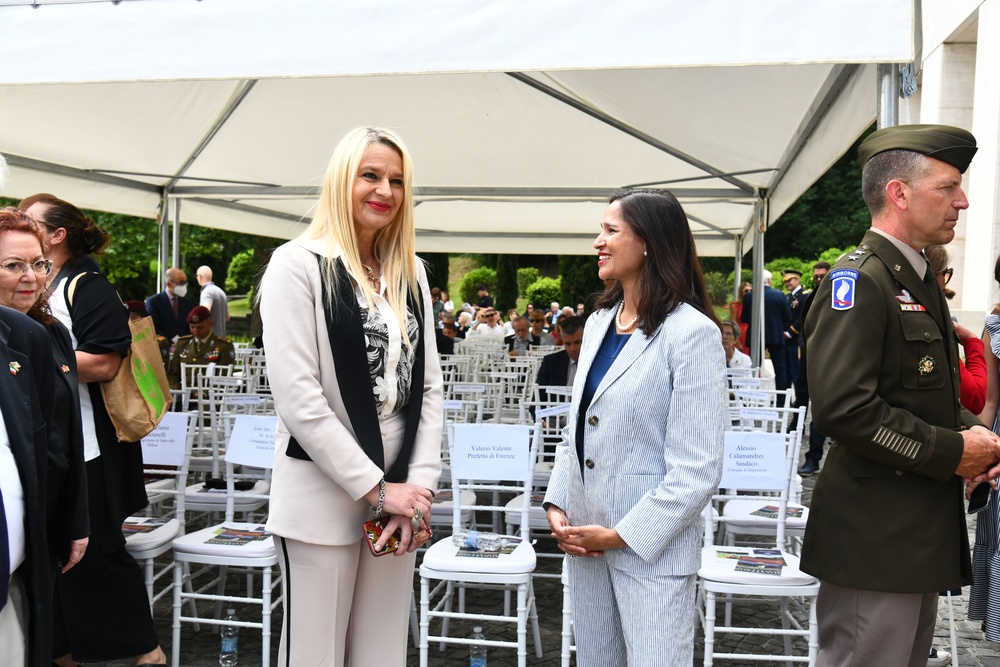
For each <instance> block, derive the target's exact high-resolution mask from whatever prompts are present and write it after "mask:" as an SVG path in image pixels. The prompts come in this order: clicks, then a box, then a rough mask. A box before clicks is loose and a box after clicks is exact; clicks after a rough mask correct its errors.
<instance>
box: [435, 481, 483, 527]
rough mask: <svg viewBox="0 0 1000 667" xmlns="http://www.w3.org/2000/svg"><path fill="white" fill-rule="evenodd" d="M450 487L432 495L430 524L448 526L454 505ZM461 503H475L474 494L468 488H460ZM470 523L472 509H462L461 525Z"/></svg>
mask: <svg viewBox="0 0 1000 667" xmlns="http://www.w3.org/2000/svg"><path fill="white" fill-rule="evenodd" d="M453 500H454V499H453V497H452V492H451V489H446V490H443V491H439V492H438V494H437V495H436V496H434V503H433V504H432V505H431V524H432V525H435V526H450V525H451V519H452V511H453V508H454V506H455V503H454V502H453ZM461 504H462V505H475V504H476V494H475V492H473V491H469V490H468V489H463V490H462V502H461ZM471 523H472V510H471V509H464V510H462V525H464V526H468V525H469V524H471Z"/></svg>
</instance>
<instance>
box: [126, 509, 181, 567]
mask: <svg viewBox="0 0 1000 667" xmlns="http://www.w3.org/2000/svg"><path fill="white" fill-rule="evenodd" d="M124 524H125V525H126V526H128V527H129V528H131V527H135V530H128V529H127V528H126V529H125V530H124V532H125V547H126V548H127V549H128V551H129V553H130V554H132V555H133V556H136V555H137V554H144V553H145V552H147V551H155V550H157V549H160V548H161V547H165V546H170V542H171V540H173V539H174V538H175V537H177V535H178V534H179V533H180V531H181V522H180V521H178V520H177V519H168V520H167V521H164V520H163V519H157V518H151V517H142V516H130V517H128V518H127V519H125V521H124ZM150 528H151V530H150ZM140 557H142V556H140Z"/></svg>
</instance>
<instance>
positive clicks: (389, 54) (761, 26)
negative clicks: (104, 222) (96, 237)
mask: <svg viewBox="0 0 1000 667" xmlns="http://www.w3.org/2000/svg"><path fill="white" fill-rule="evenodd" d="M32 4H35V5H39V6H37V7H33V6H32ZM916 20H917V16H916V13H915V12H914V7H913V4H912V0H881V2H878V3H871V2H868V1H867V0H840V1H838V2H836V3H804V2H801V1H800V0H760V1H758V2H753V3H748V2H744V1H742V0H703V1H702V2H700V3H681V2H678V1H677V0H643V1H634V2H622V3H609V2H606V0H574V1H573V2H568V1H565V0H560V1H556V0H542V1H539V0H533V1H527V0H507V1H502V0H501V1H497V0H488V1H483V0H435V1H428V0H425V1H423V2H414V1H413V0H374V1H372V2H365V3H339V2H329V1H327V0H281V1H279V0H204V1H203V2H196V1H194V0H124V1H123V2H120V3H118V4H114V3H112V2H109V1H102V2H80V1H79V0H75V1H74V2H73V3H63V2H58V1H55V2H45V1H44V0H37V1H36V2H34V3H32V2H31V0H16V1H13V2H12V1H11V0H0V25H3V26H4V28H5V30H4V39H3V40H0V100H2V103H0V152H2V153H4V154H5V155H6V156H7V158H8V161H9V163H10V165H11V174H10V176H9V178H8V186H7V187H8V190H7V192H4V193H2V194H4V195H7V196H13V197H22V196H26V195H28V194H32V193H34V192H38V191H46V192H53V193H56V194H57V195H58V196H60V197H63V198H65V199H68V200H70V201H73V202H74V203H76V204H78V205H81V206H84V207H88V208H97V209H103V210H110V211H117V212H122V213H129V214H133V215H140V216H147V217H155V216H156V215H157V211H158V209H162V208H163V204H164V202H165V201H167V200H176V201H180V207H179V210H180V220H181V221H182V222H184V223H192V224H198V225H205V226H210V227H219V228H225V229H234V230H241V231H245V232H247V233H254V234H264V235H269V236H275V237H284V238H288V237H291V236H294V235H296V234H297V233H299V231H301V229H302V228H303V222H302V221H303V219H307V217H308V215H309V214H310V210H311V207H312V205H313V202H314V197H315V194H316V192H317V186H318V184H319V182H320V178H321V176H322V174H323V172H324V170H325V167H326V164H327V161H328V159H329V155H330V152H331V151H332V149H333V146H334V144H335V143H336V141H337V140H338V139H339V137H340V136H342V135H343V134H344V132H346V131H347V130H348V129H350V128H351V127H354V126H357V125H363V124H374V125H382V126H386V127H391V128H393V129H395V130H397V131H398V132H399V133H400V134H401V135H402V137H403V138H404V140H405V141H406V143H407V146H408V147H409V149H410V151H411V153H412V154H413V156H414V162H415V183H416V186H417V191H416V196H417V201H418V207H417V226H418V249H420V250H423V251H452V252H463V251H483V250H488V251H490V252H518V253H559V254H573V253H580V254H584V253H590V252H592V248H591V245H590V244H591V242H592V241H593V238H594V236H595V235H596V230H597V226H598V223H599V221H600V218H601V213H602V211H603V208H604V202H605V201H606V195H607V194H608V192H609V191H610V190H612V189H615V188H618V187H622V186H627V185H635V184H640V183H651V184H656V185H663V186H665V187H668V188H670V189H671V190H673V191H674V192H675V193H677V194H678V196H679V197H680V198H681V201H682V202H683V204H684V207H685V210H686V211H687V212H688V215H689V217H690V220H691V227H692V230H693V231H694V233H695V237H696V239H697V241H698V245H699V252H701V253H702V254H703V255H721V256H732V255H734V253H735V254H742V253H740V252H739V251H740V250H741V249H742V250H744V251H745V250H746V248H747V247H748V242H749V240H750V232H751V230H752V228H753V226H754V224H755V221H756V211H757V210H758V206H759V204H760V202H761V201H762V200H763V199H764V198H765V197H766V198H768V199H769V210H770V218H771V219H772V220H773V219H774V218H776V217H777V216H778V215H780V213H781V212H783V211H784V210H785V209H786V208H787V207H788V206H789V205H790V204H791V203H792V202H794V201H795V199H797V198H798V196H799V195H800V194H801V193H802V192H803V191H804V190H805V189H806V188H807V187H808V186H809V185H810V184H811V183H812V182H813V181H815V180H816V179H817V178H818V177H819V176H820V175H822V174H823V172H824V171H825V170H826V169H827V168H828V167H829V166H830V165H831V164H832V163H833V162H834V161H835V160H836V159H837V158H838V157H839V156H840V155H841V154H842V153H843V152H844V151H845V150H846V149H847V148H848V147H849V146H850V145H851V143H853V141H854V140H855V139H856V138H857V137H858V136H859V134H860V133H861V132H862V131H863V130H864V128H865V127H867V126H868V125H869V124H871V122H872V121H873V120H874V118H875V104H876V96H877V89H876V77H875V65H874V63H900V62H909V61H911V60H913V58H914V53H915V46H914V43H913V35H914V34H915V31H914V24H915V21H916ZM170 208H171V209H172V208H173V207H172V206H171V207H170Z"/></svg>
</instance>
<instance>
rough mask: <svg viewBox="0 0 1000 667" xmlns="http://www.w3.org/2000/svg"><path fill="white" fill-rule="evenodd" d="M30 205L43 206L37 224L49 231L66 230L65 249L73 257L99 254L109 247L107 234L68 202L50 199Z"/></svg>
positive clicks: (109, 241)
mask: <svg viewBox="0 0 1000 667" xmlns="http://www.w3.org/2000/svg"><path fill="white" fill-rule="evenodd" d="M32 204H44V205H45V210H44V211H43V212H42V213H41V216H40V217H39V218H38V222H40V223H42V224H43V225H45V226H46V227H48V228H49V229H59V228H60V227H61V228H63V229H65V230H66V247H67V248H68V249H69V252H70V254H71V255H72V256H73V257H82V256H83V255H93V254H96V253H101V252H104V250H105V249H106V248H107V247H108V246H109V245H111V237H110V236H109V235H108V233H107V232H106V231H104V230H103V229H101V228H100V227H98V226H97V223H95V222H94V221H93V220H91V219H90V218H89V217H87V215H86V214H85V213H84V212H83V211H81V210H80V209H78V208H77V207H76V206H74V205H73V204H70V203H69V202H68V201H64V200H62V199H57V198H55V197H52V198H43V199H39V200H37V201H34V202H32Z"/></svg>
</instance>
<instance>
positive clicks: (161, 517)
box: [122, 412, 194, 608]
mask: <svg viewBox="0 0 1000 667" xmlns="http://www.w3.org/2000/svg"><path fill="white" fill-rule="evenodd" d="M191 420H192V418H191V415H188V414H185V413H181V412H168V413H167V414H165V415H164V416H163V420H162V421H161V422H160V424H159V426H157V427H156V429H154V430H153V432H152V433H150V434H149V435H147V436H146V437H145V438H143V439H142V460H143V463H144V464H145V472H146V473H147V474H153V475H158V476H162V479H161V480H159V481H160V482H162V483H160V484H157V485H156V487H155V490H154V493H155V497H156V498H157V499H158V502H157V505H160V506H163V505H166V504H167V500H168V499H173V504H172V507H171V508H169V511H167V512H161V513H152V512H150V513H148V514H147V515H146V516H131V517H128V518H127V519H125V521H124V523H123V524H122V533H124V535H125V548H126V549H128V552H129V553H130V554H132V557H133V558H135V559H136V561H138V562H139V563H141V564H142V566H143V579H144V581H145V584H146V595H147V596H148V597H149V606H150V608H152V606H153V603H155V602H156V601H157V600H159V599H160V598H161V597H163V596H164V595H166V594H167V593H168V592H170V591H171V587H172V584H170V585H168V586H166V587H165V588H164V589H163V590H161V591H160V592H159V593H156V592H155V591H154V588H155V584H156V582H157V581H159V580H160V579H161V578H162V577H164V576H166V575H168V574H169V573H170V572H171V570H172V569H173V562H172V561H171V563H170V564H169V565H166V566H164V567H162V568H161V569H160V570H159V571H158V572H157V571H156V560H155V559H156V558H157V557H158V556H162V555H163V554H165V553H167V552H168V551H170V548H171V544H172V542H173V540H174V539H175V538H177V536H179V535H183V534H184V523H185V521H184V489H185V488H186V487H187V476H188V460H189V457H190V455H191V443H192V441H193V440H194V432H193V431H192V429H191ZM149 486H150V485H147V493H149Z"/></svg>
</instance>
